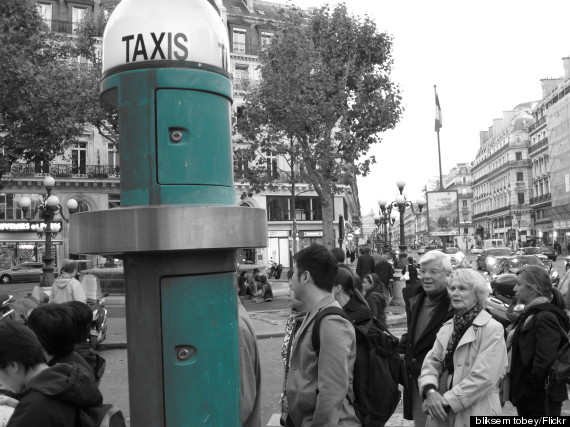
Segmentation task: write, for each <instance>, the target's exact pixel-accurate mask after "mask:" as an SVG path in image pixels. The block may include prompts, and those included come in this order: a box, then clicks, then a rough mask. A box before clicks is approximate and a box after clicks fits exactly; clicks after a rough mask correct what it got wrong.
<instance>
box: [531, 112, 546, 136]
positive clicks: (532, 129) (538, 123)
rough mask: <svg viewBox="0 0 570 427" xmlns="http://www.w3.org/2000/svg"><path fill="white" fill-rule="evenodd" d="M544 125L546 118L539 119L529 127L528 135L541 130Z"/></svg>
mask: <svg viewBox="0 0 570 427" xmlns="http://www.w3.org/2000/svg"><path fill="white" fill-rule="evenodd" d="M544 123H546V116H544V117H542V118H540V119H538V120H537V121H536V122H534V123H533V124H532V125H530V126H529V128H528V133H532V131H534V130H535V129H537V128H539V127H540V126H542V125H543V124H544Z"/></svg>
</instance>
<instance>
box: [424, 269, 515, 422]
mask: <svg viewBox="0 0 570 427" xmlns="http://www.w3.org/2000/svg"><path fill="white" fill-rule="evenodd" d="M448 291H449V296H450V299H451V305H452V306H453V308H454V309H455V314H454V316H453V319H451V320H449V321H448V322H446V323H444V324H443V326H442V327H441V329H440V330H439V332H438V334H437V338H436V341H435V343H434V346H433V348H432V349H431V350H430V352H429V353H428V354H427V356H426V358H425V360H424V363H423V365H422V373H421V375H420V377H419V380H418V386H419V391H420V394H421V396H422V397H423V398H424V406H423V407H424V410H425V411H426V412H427V413H428V421H427V423H426V426H454V427H463V426H469V425H470V419H469V417H470V416H473V415H501V414H502V409H501V403H500V401H499V390H498V383H499V380H500V379H501V377H502V376H503V375H504V373H505V369H506V367H507V349H506V345H505V339H504V330H503V326H502V325H501V324H500V323H498V322H497V321H495V320H494V319H493V318H492V317H491V315H490V314H489V313H488V312H487V311H485V310H484V307H485V306H486V303H487V298H488V296H489V286H488V284H487V283H486V282H485V279H483V277H482V276H481V275H480V274H479V273H477V272H476V271H475V270H471V269H457V270H455V271H454V272H453V273H452V274H451V277H450V280H449V285H448Z"/></svg>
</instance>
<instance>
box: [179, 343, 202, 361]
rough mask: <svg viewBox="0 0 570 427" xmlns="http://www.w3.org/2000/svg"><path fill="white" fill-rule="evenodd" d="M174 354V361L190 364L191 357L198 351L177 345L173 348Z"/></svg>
mask: <svg viewBox="0 0 570 427" xmlns="http://www.w3.org/2000/svg"><path fill="white" fill-rule="evenodd" d="M174 351H175V352H176V359H177V360H178V362H183V363H192V362H193V360H192V359H193V357H194V356H195V355H196V353H197V352H198V350H197V349H196V347H194V346H192V345H177V346H176V347H174Z"/></svg>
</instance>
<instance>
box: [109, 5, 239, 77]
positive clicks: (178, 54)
mask: <svg viewBox="0 0 570 427" xmlns="http://www.w3.org/2000/svg"><path fill="white" fill-rule="evenodd" d="M153 61H187V62H195V63H199V64H207V65H211V66H214V67H218V68H221V69H223V70H225V71H228V64H229V40H228V33H227V30H226V28H225V26H224V23H223V22H222V19H221V18H220V16H219V15H218V14H217V13H216V11H215V10H214V8H213V7H212V6H211V5H210V4H209V3H208V1H207V0H161V1H160V2H157V1H156V0H123V1H122V2H121V3H119V5H118V6H117V8H116V9H115V10H114V11H113V13H112V14H111V17H110V18H109V22H108V23H107V27H106V28H105V34H104V35H103V73H104V74H105V73H109V72H111V73H112V72H113V71H111V70H113V69H115V68H117V67H121V69H122V68H126V69H135V68H145V67H147V66H152V65H153V64H152V62H153ZM154 65H155V66H156V65H158V64H154ZM119 70H120V69H118V70H116V71H119Z"/></svg>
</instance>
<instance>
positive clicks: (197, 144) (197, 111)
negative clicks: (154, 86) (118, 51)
mask: <svg viewBox="0 0 570 427" xmlns="http://www.w3.org/2000/svg"><path fill="white" fill-rule="evenodd" d="M156 117H157V119H156V123H157V127H156V144H157V148H156V152H157V169H158V183H159V184H200V185H225V186H231V185H232V183H233V168H232V149H231V129H230V102H229V100H228V99H227V98H224V97H222V96H219V95H214V94H212V93H208V92H201V91H196V90H181V89H160V90H158V91H157V93H156ZM173 132H178V135H179V136H180V138H181V139H180V140H179V141H176V140H173V139H172V137H171V135H172V133H173Z"/></svg>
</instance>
